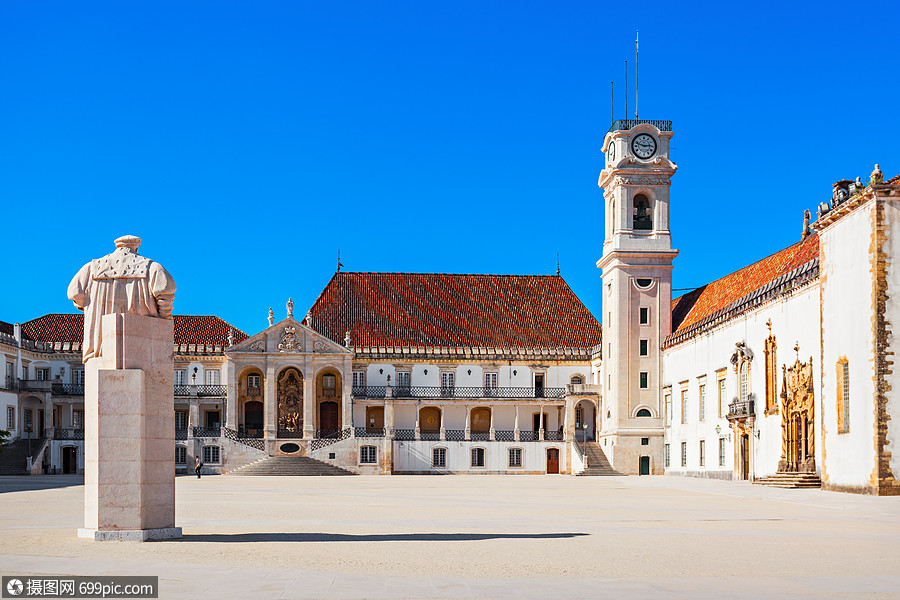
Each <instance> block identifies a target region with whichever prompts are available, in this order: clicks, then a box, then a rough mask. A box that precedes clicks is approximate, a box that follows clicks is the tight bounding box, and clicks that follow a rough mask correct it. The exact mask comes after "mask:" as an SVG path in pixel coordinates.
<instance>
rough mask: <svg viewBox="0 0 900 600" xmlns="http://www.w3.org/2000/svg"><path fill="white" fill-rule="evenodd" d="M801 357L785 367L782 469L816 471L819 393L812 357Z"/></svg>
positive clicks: (799, 471) (780, 461)
mask: <svg viewBox="0 0 900 600" xmlns="http://www.w3.org/2000/svg"><path fill="white" fill-rule="evenodd" d="M794 350H795V351H797V353H798V357H797V360H795V361H794V364H793V365H792V366H791V367H790V368H789V369H787V368H785V367H782V374H783V380H782V385H781V402H782V411H781V460H779V461H778V472H779V473H815V472H816V442H815V439H816V437H815V426H814V424H815V393H814V386H813V376H812V357H810V358H809V362H808V363H801V362H800V357H799V348H798V347H797V346H795V347H794Z"/></svg>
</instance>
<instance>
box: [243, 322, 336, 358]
mask: <svg viewBox="0 0 900 600" xmlns="http://www.w3.org/2000/svg"><path fill="white" fill-rule="evenodd" d="M262 353H271V354H295V353H330V354H352V351H351V350H349V349H347V348H345V347H344V346H342V345H340V344H338V343H336V342H334V341H332V340H330V339H328V338H327V337H325V336H323V335H322V334H320V333H318V332H317V331H315V330H313V329H312V328H310V327H307V326H306V325H304V324H303V323H301V322H300V321H297V320H295V319H294V318H293V317H288V318H286V319H284V320H283V321H281V322H279V323H274V324H273V325H270V326H269V327H267V328H266V329H264V330H262V331H260V332H259V333H257V334H256V335H252V336H250V337H249V338H247V339H246V340H244V341H243V342H241V343H239V344H236V345H234V346H232V347H230V348H228V350H227V351H226V354H262Z"/></svg>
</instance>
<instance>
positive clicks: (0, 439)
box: [0, 429, 12, 454]
mask: <svg viewBox="0 0 900 600" xmlns="http://www.w3.org/2000/svg"><path fill="white" fill-rule="evenodd" d="M10 435H12V434H11V433H10V432H8V431H7V430H5V429H0V454H3V453H4V452H6V448H4V447H3V446H5V445H6V442H8V441H9V436H10Z"/></svg>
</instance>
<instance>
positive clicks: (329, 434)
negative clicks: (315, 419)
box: [316, 429, 341, 440]
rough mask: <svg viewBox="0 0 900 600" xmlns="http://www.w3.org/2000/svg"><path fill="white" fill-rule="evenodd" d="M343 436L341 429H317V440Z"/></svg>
mask: <svg viewBox="0 0 900 600" xmlns="http://www.w3.org/2000/svg"><path fill="white" fill-rule="evenodd" d="M339 435H341V430H340V429H316V439H320V440H324V439H330V438H336V437H338V436H339Z"/></svg>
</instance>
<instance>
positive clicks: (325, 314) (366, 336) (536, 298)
mask: <svg viewBox="0 0 900 600" xmlns="http://www.w3.org/2000/svg"><path fill="white" fill-rule="evenodd" d="M310 312H311V314H312V327H313V329H315V330H316V331H318V332H319V333H321V334H322V335H324V336H326V337H328V338H330V339H332V340H334V341H336V342H338V343H340V344H343V343H344V335H345V333H346V332H347V331H349V332H350V339H351V343H352V345H353V346H356V347H360V346H369V347H372V346H390V347H395V348H396V347H403V346H430V347H458V346H461V347H488V348H583V349H590V348H592V347H594V346H595V345H597V344H599V343H600V323H598V322H597V319H595V318H594V315H592V314H591V313H590V311H588V309H587V308H586V307H585V306H584V304H582V303H581V301H580V300H579V299H578V298H577V297H576V296H575V294H574V293H573V292H572V290H571V289H570V288H569V286H568V285H567V284H566V282H565V281H564V280H563V278H562V277H559V276H545V275H449V274H442V273H335V274H334V276H333V277H332V278H331V281H329V282H328V285H327V286H325V289H324V290H322V293H321V295H320V296H319V298H318V299H317V300H316V302H315V304H313V307H312V309H311V310H310Z"/></svg>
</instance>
